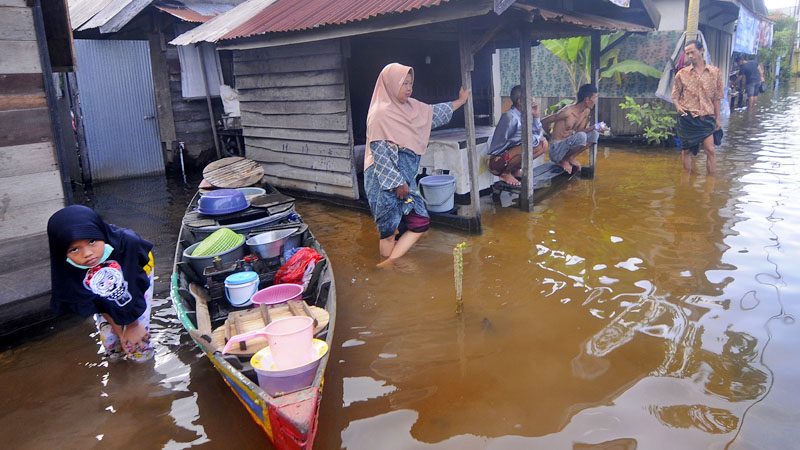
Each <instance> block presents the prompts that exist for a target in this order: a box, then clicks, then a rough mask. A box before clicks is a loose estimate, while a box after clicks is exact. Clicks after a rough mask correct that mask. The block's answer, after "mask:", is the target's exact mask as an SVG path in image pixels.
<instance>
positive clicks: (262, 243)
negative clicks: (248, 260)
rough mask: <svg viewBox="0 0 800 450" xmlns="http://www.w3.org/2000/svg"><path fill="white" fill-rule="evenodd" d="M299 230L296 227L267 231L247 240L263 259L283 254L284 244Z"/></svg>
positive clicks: (248, 244) (249, 245)
mask: <svg viewBox="0 0 800 450" xmlns="http://www.w3.org/2000/svg"><path fill="white" fill-rule="evenodd" d="M295 231H297V230H296V229H294V228H292V229H287V230H275V231H267V232H266V233H261V234H257V235H255V236H253V237H251V238H250V239H248V240H247V242H246V244H247V246H248V247H250V250H251V251H252V252H254V253H255V254H257V255H258V256H259V258H262V259H272V258H276V257H278V256H280V255H281V250H282V249H283V244H285V243H286V240H287V239H289V237H290V236H291V235H292V234H293V233H294V232H295Z"/></svg>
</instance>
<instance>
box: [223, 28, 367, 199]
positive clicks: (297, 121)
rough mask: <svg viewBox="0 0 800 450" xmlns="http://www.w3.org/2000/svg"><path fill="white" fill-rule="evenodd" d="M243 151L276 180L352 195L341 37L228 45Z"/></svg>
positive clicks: (295, 186) (284, 184) (278, 183)
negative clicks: (253, 45) (238, 47)
mask: <svg viewBox="0 0 800 450" xmlns="http://www.w3.org/2000/svg"><path fill="white" fill-rule="evenodd" d="M233 58H234V73H235V76H236V88H237V89H238V90H239V101H240V108H241V110H242V126H243V128H244V136H245V146H246V147H247V156H248V157H249V158H251V159H254V160H256V161H260V162H261V163H262V164H263V166H264V172H265V174H266V177H267V180H268V181H269V182H270V183H272V184H274V185H276V186H278V187H286V188H291V189H299V190H303V191H308V192H317V193H322V194H327V195H336V196H341V197H346V198H358V188H357V186H356V181H355V171H354V167H353V151H352V148H353V132H352V125H351V124H350V120H349V115H350V105H349V100H348V98H347V86H346V83H347V74H346V72H345V70H346V69H345V62H344V58H343V52H342V46H341V43H340V41H338V40H331V41H324V42H317V43H310V44H299V45H292V46H286V47H276V48H264V49H253V50H240V51H236V52H235V53H234V56H233Z"/></svg>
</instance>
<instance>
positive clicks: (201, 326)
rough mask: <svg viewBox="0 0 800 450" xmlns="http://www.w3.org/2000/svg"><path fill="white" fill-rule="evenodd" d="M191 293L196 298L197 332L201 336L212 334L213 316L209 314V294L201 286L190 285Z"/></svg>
mask: <svg viewBox="0 0 800 450" xmlns="http://www.w3.org/2000/svg"><path fill="white" fill-rule="evenodd" d="M189 293H191V294H192V297H194V304H195V311H196V312H197V331H199V332H200V333H201V334H208V335H210V334H211V315H210V314H209V313H208V301H209V298H208V292H206V290H205V289H203V288H202V287H200V285H199V284H196V283H190V284H189Z"/></svg>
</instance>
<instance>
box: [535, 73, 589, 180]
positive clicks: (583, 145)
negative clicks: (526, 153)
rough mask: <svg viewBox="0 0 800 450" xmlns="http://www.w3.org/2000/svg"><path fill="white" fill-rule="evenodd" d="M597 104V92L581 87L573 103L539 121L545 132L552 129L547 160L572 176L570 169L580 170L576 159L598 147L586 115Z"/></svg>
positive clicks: (585, 86) (587, 87) (587, 86)
mask: <svg viewBox="0 0 800 450" xmlns="http://www.w3.org/2000/svg"><path fill="white" fill-rule="evenodd" d="M595 103H597V88H596V87H594V86H593V85H591V84H584V85H583V86H581V87H580V88H579V89H578V95H577V98H576V101H575V103H574V104H572V105H568V106H565V107H563V108H561V110H560V111H558V112H557V113H555V114H551V115H549V116H547V117H545V118H544V119H542V126H544V129H545V130H547V129H548V128H549V127H550V124H551V123H554V125H553V134H552V137H553V143H552V144H550V159H551V160H552V161H553V162H554V163H556V164H558V165H559V166H561V168H562V169H564V171H565V172H567V173H569V174H572V170H573V166H574V167H575V168H576V169H577V170H579V171H580V170H581V165H580V163H579V162H578V160H577V156H578V155H579V154H580V153H581V152H582V151H584V150H586V149H587V148H589V146H590V145H593V144H596V143H597V138H598V137H599V136H600V135H599V133H598V132H597V131H596V130H595V129H594V126H592V125H590V124H589V112H590V111H591V110H592V108H593V107H594V105H595Z"/></svg>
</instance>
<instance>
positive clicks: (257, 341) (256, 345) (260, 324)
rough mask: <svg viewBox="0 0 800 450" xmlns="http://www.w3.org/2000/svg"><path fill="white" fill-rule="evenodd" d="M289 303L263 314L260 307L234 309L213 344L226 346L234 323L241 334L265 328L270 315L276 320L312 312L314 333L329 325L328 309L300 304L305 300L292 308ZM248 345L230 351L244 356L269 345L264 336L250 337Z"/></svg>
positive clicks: (274, 307)
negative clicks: (266, 319) (302, 312)
mask: <svg viewBox="0 0 800 450" xmlns="http://www.w3.org/2000/svg"><path fill="white" fill-rule="evenodd" d="M289 303H290V302H286V303H281V304H279V305H274V306H271V307H269V308H268V314H263V313H262V312H261V310H260V308H252V309H248V310H246V311H234V312H232V313H230V314H229V315H228V319H227V320H226V321H225V324H223V325H222V326H219V327H217V328H216V329H215V330H214V331H213V333H212V336H211V338H212V343H213V345H214V346H215V347H217V348H223V347H225V343H226V342H227V341H228V339H229V338H230V336H231V331H230V330H231V329H232V328H233V327H234V324H235V326H236V328H237V330H236V331H235V333H240V334H241V333H248V332H250V331H254V330H258V329H260V328H264V327H265V326H267V324H266V322H265V316H266V317H268V318H269V320H271V321H274V320H278V319H282V318H285V317H292V316H294V315H307V314H311V316H310V317H312V318H313V319H314V320H315V327H314V334H317V333H319V332H320V331H322V330H324V329H325V328H326V327H327V326H328V321H329V320H330V316H329V315H328V311H326V310H324V309H322V308H319V307H316V306H308V305H306V307H305V308H303V305H299V303H304V304H305V302H303V301H297V302H292V303H297V304H293V305H292V307H291V308H290V306H289ZM292 310H294V312H296V313H297V314H294V312H293V311H292ZM303 310H305V311H307V312H306V313H305V314H301V313H300V311H303ZM246 345H247V348H246V349H244V350H242V349H241V348H240V347H239V346H234V348H233V349H231V350H230V351H229V352H228V353H229V354H231V355H237V356H242V357H249V356H253V355H254V354H255V353H256V352H257V351H259V350H261V349H262V348H264V347H266V346H267V339H266V338H263V337H258V338H254V339H249V340H248V341H247V342H246Z"/></svg>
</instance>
